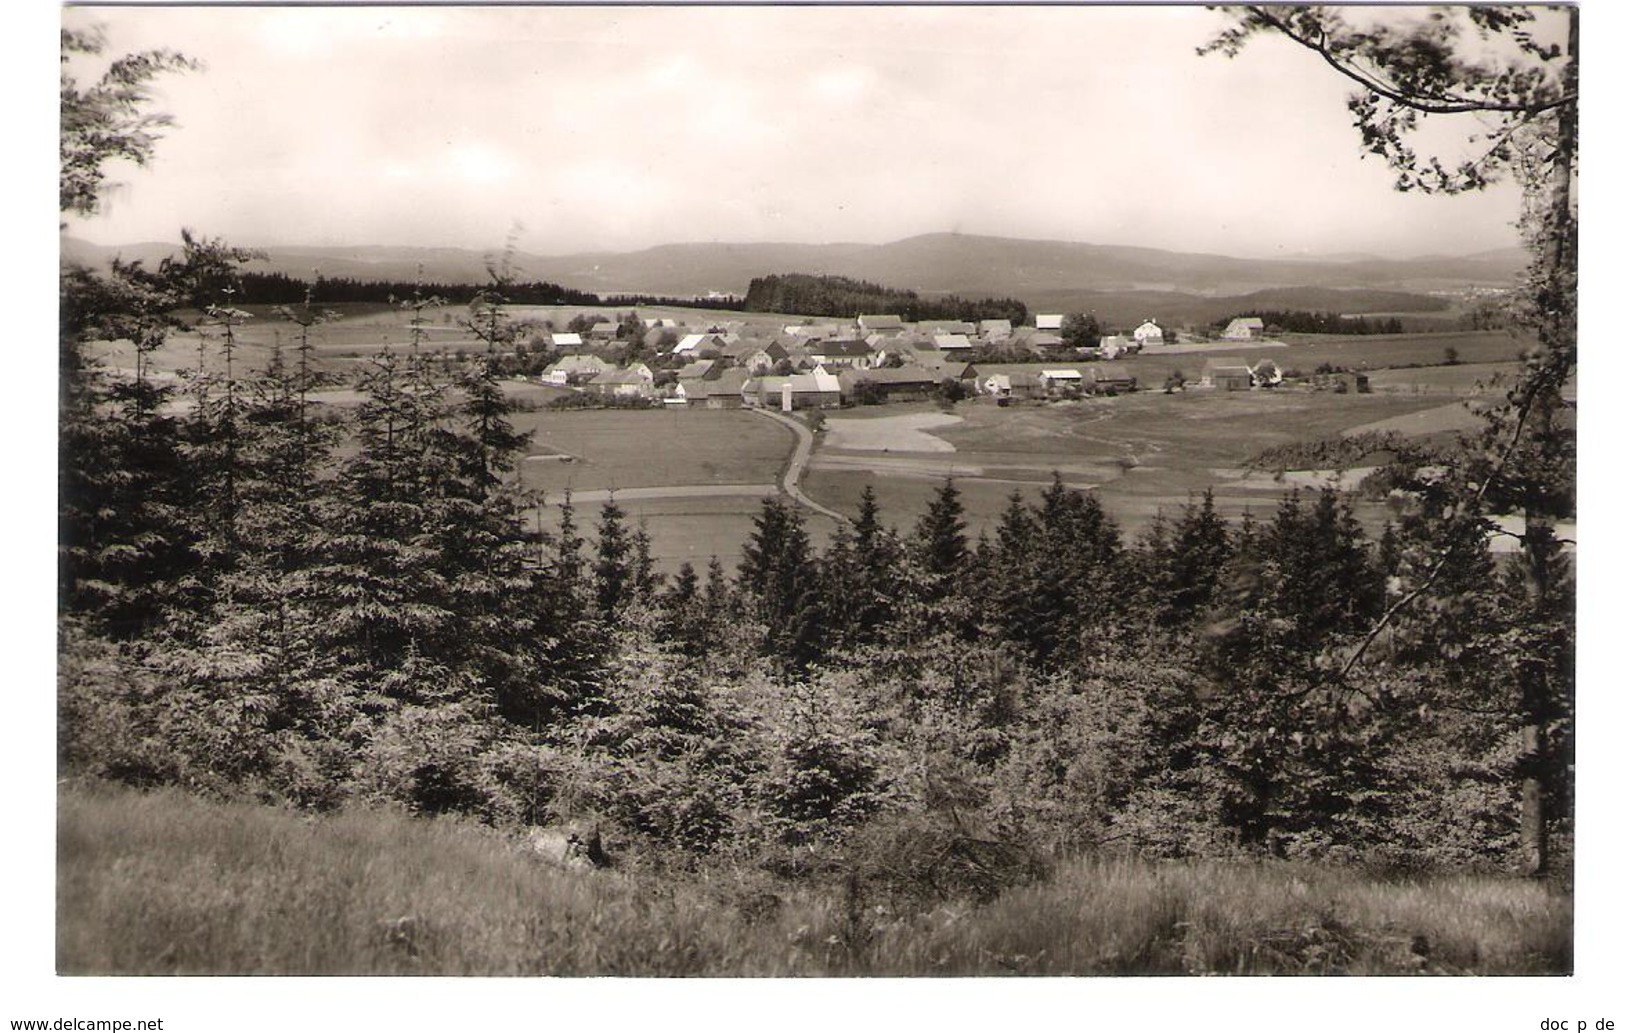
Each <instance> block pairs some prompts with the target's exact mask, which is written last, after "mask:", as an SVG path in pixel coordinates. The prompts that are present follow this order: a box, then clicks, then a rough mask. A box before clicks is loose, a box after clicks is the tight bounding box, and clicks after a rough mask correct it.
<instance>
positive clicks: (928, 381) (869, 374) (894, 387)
mask: <svg viewBox="0 0 1625 1033" xmlns="http://www.w3.org/2000/svg"><path fill="white" fill-rule="evenodd" d="M836 379H837V380H839V381H840V384H841V394H842V396H843V397H845V398H847V399H852V398H856V397H858V396H859V395H860V394H861V393H865V392H873V393H874V394H875V395H878V396H879V397H880V398H883V399H885V400H887V401H923V400H925V399H927V398H930V397H931V396H932V394H934V393H935V392H936V390H937V387H938V386H939V385H940V384H941V383H942V378H941V377H939V376H937V375H936V374H935V373H933V372H932V371H931V370H928V369H922V368H920V367H918V366H915V367H909V366H901V367H898V368H896V369H864V370H845V371H843V372H841V373H840V374H839V375H838V376H837V377H836ZM860 385H868V386H867V387H863V386H860Z"/></svg>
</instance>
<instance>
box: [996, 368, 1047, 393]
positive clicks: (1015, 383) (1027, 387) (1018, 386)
mask: <svg viewBox="0 0 1625 1033" xmlns="http://www.w3.org/2000/svg"><path fill="white" fill-rule="evenodd" d="M982 393H983V394H986V395H992V396H993V397H994V398H1000V399H1003V398H1039V397H1041V396H1042V395H1043V394H1044V385H1043V384H1042V383H1041V382H1040V381H1039V379H1038V378H1037V377H1036V376H1034V375H1033V374H1031V373H1023V372H1020V371H1019V370H1018V371H1017V372H1015V373H995V374H993V375H992V376H990V377H988V378H987V379H986V380H984V381H982Z"/></svg>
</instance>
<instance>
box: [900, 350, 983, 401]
mask: <svg viewBox="0 0 1625 1033" xmlns="http://www.w3.org/2000/svg"><path fill="white" fill-rule="evenodd" d="M914 365H916V366H918V367H919V368H920V369H923V370H925V371H926V372H927V373H929V374H931V376H933V377H935V378H936V380H937V382H938V383H941V382H942V381H944V380H957V381H959V382H960V383H962V384H964V385H966V386H967V387H969V388H970V389H971V390H972V391H973V392H974V391H975V389H976V380H977V378H978V377H979V376H980V375H981V374H979V373H978V372H977V371H976V367H975V366H973V365H971V364H970V363H968V362H960V361H959V360H958V359H955V358H951V357H946V356H942V355H921V356H918V357H916V358H915V360H914Z"/></svg>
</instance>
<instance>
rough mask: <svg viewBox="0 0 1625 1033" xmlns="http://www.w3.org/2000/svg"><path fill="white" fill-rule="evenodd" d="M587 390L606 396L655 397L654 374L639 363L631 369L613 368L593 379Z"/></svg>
mask: <svg viewBox="0 0 1625 1033" xmlns="http://www.w3.org/2000/svg"><path fill="white" fill-rule="evenodd" d="M587 390H589V391H591V392H593V393H594V394H598V395H602V396H604V397H605V398H653V397H654V395H655V388H654V374H653V373H650V372H649V367H647V366H644V365H643V364H642V363H638V364H637V366H635V367H633V368H631V369H617V370H611V371H610V372H608V373H602V374H599V375H598V376H596V377H594V378H593V379H592V382H591V383H590V384H588V385H587Z"/></svg>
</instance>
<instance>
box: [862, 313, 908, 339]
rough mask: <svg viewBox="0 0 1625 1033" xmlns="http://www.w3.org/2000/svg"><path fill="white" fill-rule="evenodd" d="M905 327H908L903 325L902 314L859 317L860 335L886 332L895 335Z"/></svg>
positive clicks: (887, 334)
mask: <svg viewBox="0 0 1625 1033" xmlns="http://www.w3.org/2000/svg"><path fill="white" fill-rule="evenodd" d="M905 329H906V327H904V326H903V317H902V316H894V315H878V316H859V317H858V336H859V337H868V336H869V335H870V334H884V335H886V336H888V337H894V336H896V335H897V334H900V333H902V332H903V331H904V330H905Z"/></svg>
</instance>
